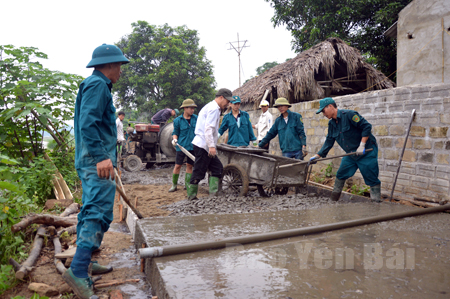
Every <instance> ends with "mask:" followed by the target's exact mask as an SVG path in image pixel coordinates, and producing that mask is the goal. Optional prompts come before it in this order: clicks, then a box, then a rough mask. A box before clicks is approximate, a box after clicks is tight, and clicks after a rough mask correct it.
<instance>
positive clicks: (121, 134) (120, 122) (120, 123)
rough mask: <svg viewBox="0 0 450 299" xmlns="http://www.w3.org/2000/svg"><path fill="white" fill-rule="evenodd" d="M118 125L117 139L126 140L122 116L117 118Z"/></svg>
mask: <svg viewBox="0 0 450 299" xmlns="http://www.w3.org/2000/svg"><path fill="white" fill-rule="evenodd" d="M116 127H117V141H124V140H125V138H124V137H123V123H122V121H121V120H120V118H117V119H116Z"/></svg>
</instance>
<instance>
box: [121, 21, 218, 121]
mask: <svg viewBox="0 0 450 299" xmlns="http://www.w3.org/2000/svg"><path fill="white" fill-rule="evenodd" d="M132 26H133V32H132V33H131V34H129V35H127V36H125V37H123V38H122V39H121V40H120V41H119V42H118V43H117V44H116V45H117V46H118V47H119V48H120V49H122V51H123V52H124V54H125V56H126V57H127V58H128V59H130V63H129V64H126V65H124V66H123V68H122V76H121V79H120V80H119V81H118V82H117V83H116V84H115V85H114V90H113V91H114V92H116V97H117V101H118V103H119V104H120V105H121V106H123V107H124V108H137V109H138V110H139V111H140V112H150V113H151V114H154V113H155V112H156V111H157V110H160V109H162V108H166V107H169V108H178V107H179V106H180V105H181V103H182V101H183V100H185V99H187V98H191V99H193V100H194V101H195V102H196V103H197V105H199V106H202V104H205V103H207V102H208V101H210V100H211V99H212V98H213V97H214V88H215V80H214V77H213V67H212V65H211V62H210V61H209V60H208V59H206V50H205V48H204V47H200V45H199V37H198V35H197V31H196V30H191V29H188V28H187V27H186V26H180V27H175V28H172V27H170V26H169V25H167V24H165V25H163V26H154V25H149V24H148V23H147V22H144V21H138V22H137V23H133V24H132Z"/></svg>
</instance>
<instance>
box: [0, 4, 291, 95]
mask: <svg viewBox="0 0 450 299" xmlns="http://www.w3.org/2000/svg"><path fill="white" fill-rule="evenodd" d="M0 11H1V12H2V16H1V17H0V44H3V45H5V44H12V45H14V46H33V47H37V48H39V50H40V51H42V52H44V53H46V54H47V55H48V57H49V59H48V60H47V61H44V62H43V64H44V67H46V68H49V69H51V70H59V71H62V72H66V73H72V74H78V75H81V76H83V77H87V76H89V75H90V74H91V72H92V70H91V69H86V65H87V63H88V62H89V60H90V59H91V55H92V51H93V50H94V49H95V48H96V47H97V46H99V45H101V44H102V43H108V44H113V43H116V42H118V41H119V39H120V38H121V37H122V36H124V35H127V34H129V33H131V30H132V28H131V23H133V22H136V21H138V20H143V21H147V22H148V23H149V24H151V25H158V26H159V25H163V24H164V23H167V24H168V25H169V26H171V27H175V26H181V25H186V26H187V27H188V28H189V29H195V30H197V31H198V35H199V37H200V45H201V46H203V47H205V49H206V57H207V59H209V60H210V61H211V62H212V64H213V66H214V76H215V79H216V83H217V88H222V87H226V88H229V89H231V90H234V89H236V88H238V87H239V73H238V70H239V69H238V66H239V64H238V56H237V53H236V51H235V50H228V49H229V48H230V44H229V42H234V41H237V34H238V33H239V39H240V40H247V44H246V45H248V46H250V47H248V48H244V49H243V50H242V53H241V64H242V70H243V71H242V72H241V82H242V83H244V81H245V80H246V79H249V78H250V77H251V76H255V75H256V68H257V67H259V66H261V65H263V64H264V63H266V62H272V61H277V62H278V63H281V62H284V61H285V60H286V59H287V58H293V57H294V56H295V53H294V52H293V51H292V50H291V40H292V38H291V36H290V33H289V32H288V31H287V30H285V29H284V28H282V27H277V28H273V25H272V22H271V20H270V19H271V17H272V16H273V14H274V10H273V8H271V7H270V4H269V3H267V2H265V1H264V0H228V1H216V0H190V1H189V0H172V1H171V0H165V1H164V0H163V1H154V0H147V1H144V0H141V1H138V0H128V1H99V0H90V1H85V0H81V1H70V2H69V1H61V0H59V1H54V0H51V1H50V0H40V1H36V0H26V1H21V0H9V1H2V3H1V4H0Z"/></svg>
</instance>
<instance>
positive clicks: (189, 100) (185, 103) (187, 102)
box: [180, 99, 197, 109]
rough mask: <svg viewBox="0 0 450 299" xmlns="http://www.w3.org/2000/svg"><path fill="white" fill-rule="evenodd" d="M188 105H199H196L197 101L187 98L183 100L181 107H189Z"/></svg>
mask: <svg viewBox="0 0 450 299" xmlns="http://www.w3.org/2000/svg"><path fill="white" fill-rule="evenodd" d="M187 107H197V105H195V102H194V101H193V100H191V99H186V100H184V101H183V104H181V106H180V109H181V108H187Z"/></svg>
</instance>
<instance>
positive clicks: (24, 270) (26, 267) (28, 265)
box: [16, 226, 46, 279]
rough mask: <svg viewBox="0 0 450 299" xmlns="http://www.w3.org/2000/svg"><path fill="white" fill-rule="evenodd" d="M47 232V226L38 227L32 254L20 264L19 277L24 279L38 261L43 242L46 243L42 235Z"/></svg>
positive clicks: (17, 274)
mask: <svg viewBox="0 0 450 299" xmlns="http://www.w3.org/2000/svg"><path fill="white" fill-rule="evenodd" d="M45 233H46V230H45V227H43V226H41V227H39V228H38V230H37V232H36V237H35V238H34V242H33V247H32V248H31V251H30V254H29V256H28V258H27V260H26V261H25V262H23V264H22V265H21V266H20V269H19V271H17V272H16V278H17V279H24V277H25V276H27V274H28V272H29V271H31V270H32V269H33V268H32V267H33V265H34V263H36V260H37V258H38V257H39V254H40V253H41V249H42V244H43V243H44V238H43V237H42V236H43V235H45Z"/></svg>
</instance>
